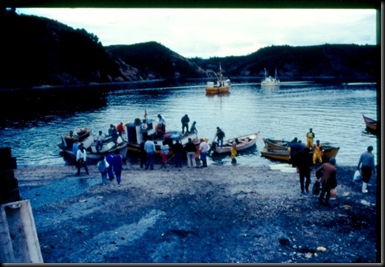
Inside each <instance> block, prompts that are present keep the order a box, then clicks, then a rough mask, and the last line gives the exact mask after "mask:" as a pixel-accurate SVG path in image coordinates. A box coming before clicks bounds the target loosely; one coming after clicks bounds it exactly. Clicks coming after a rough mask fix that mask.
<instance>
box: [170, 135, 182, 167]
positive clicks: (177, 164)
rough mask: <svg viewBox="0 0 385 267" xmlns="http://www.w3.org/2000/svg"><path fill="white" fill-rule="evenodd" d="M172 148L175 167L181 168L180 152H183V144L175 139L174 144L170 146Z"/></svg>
mask: <svg viewBox="0 0 385 267" xmlns="http://www.w3.org/2000/svg"><path fill="white" fill-rule="evenodd" d="M172 150H173V152H174V155H175V167H176V168H182V154H183V150H184V148H183V145H182V144H181V143H180V141H179V140H176V141H175V144H174V145H173V146H172Z"/></svg>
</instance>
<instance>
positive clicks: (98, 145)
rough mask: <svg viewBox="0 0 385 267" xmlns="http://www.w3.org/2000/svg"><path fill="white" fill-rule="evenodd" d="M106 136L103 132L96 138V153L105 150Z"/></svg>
mask: <svg viewBox="0 0 385 267" xmlns="http://www.w3.org/2000/svg"><path fill="white" fill-rule="evenodd" d="M104 137H105V136H104V134H103V132H102V131H99V134H98V135H97V136H96V151H97V152H98V153H99V152H100V150H102V148H103V140H104Z"/></svg>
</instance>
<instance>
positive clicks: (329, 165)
mask: <svg viewBox="0 0 385 267" xmlns="http://www.w3.org/2000/svg"><path fill="white" fill-rule="evenodd" d="M335 165H336V159H335V158H333V157H332V158H330V159H329V162H325V163H323V164H322V165H321V166H320V167H319V168H318V169H317V170H316V173H317V172H322V176H321V177H320V178H321V184H322V190H321V193H320V195H319V198H318V202H319V203H320V204H324V205H329V198H330V190H332V189H334V188H336V187H337V168H336V166H335ZM320 178H317V179H320ZM325 194H326V197H325V202H323V199H324V196H325Z"/></svg>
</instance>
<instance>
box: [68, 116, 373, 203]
mask: <svg viewBox="0 0 385 267" xmlns="http://www.w3.org/2000/svg"><path fill="white" fill-rule="evenodd" d="M158 118H159V124H158V125H159V129H158V130H160V131H162V132H165V131H166V120H165V118H164V117H163V116H162V115H161V114H159V115H158ZM189 122H190V118H189V117H188V114H185V115H184V116H183V117H182V118H181V124H182V133H183V134H184V133H192V132H194V133H196V132H197V129H196V122H195V121H194V122H193V124H192V126H191V128H190V129H189ZM123 132H124V127H123V123H120V124H119V125H118V127H115V126H114V125H112V124H111V125H110V129H109V135H111V136H119V135H121V134H122V133H123ZM224 137H225V133H224V131H223V130H222V129H221V128H220V127H217V128H216V134H215V138H214V142H213V145H212V146H211V148H210V146H209V145H208V143H207V140H205V139H202V138H201V139H199V142H196V143H194V142H193V140H192V139H191V138H188V142H187V143H186V144H185V145H182V143H181V142H180V140H174V142H171V143H168V142H166V140H163V142H162V144H161V146H160V155H161V166H160V168H167V166H168V162H169V161H170V160H171V159H172V158H173V159H174V164H175V167H176V168H179V169H180V168H182V166H183V163H182V161H183V160H182V158H183V154H185V155H186V160H187V168H197V167H202V168H205V167H207V166H208V165H207V157H208V156H209V153H210V151H211V149H212V148H213V147H215V145H219V146H223V138H224ZM104 138H105V136H104V134H103V132H102V131H99V135H98V136H97V137H96V149H97V151H98V152H99V151H100V150H101V146H102V142H103V140H104ZM314 139H315V134H314V132H313V129H312V128H310V129H309V132H307V133H306V144H304V143H302V142H301V140H298V138H297V137H295V138H294V139H293V140H292V141H291V142H290V143H289V145H288V150H289V162H290V164H291V165H292V166H293V167H295V168H296V170H297V173H298V176H299V182H300V190H301V193H302V194H305V193H309V189H310V188H309V187H310V184H311V172H312V170H314V171H315V176H316V178H317V180H319V182H320V184H321V190H320V193H319V197H318V201H319V203H320V204H323V205H328V204H329V199H330V197H331V196H333V194H334V193H335V190H336V187H337V184H338V183H337V166H336V159H335V158H334V157H331V158H329V159H328V161H327V162H323V160H322V156H323V147H322V144H321V142H320V140H316V142H315V144H314ZM171 151H172V153H171ZM372 151H373V147H372V146H368V147H367V151H365V152H364V153H362V154H361V155H360V158H359V161H358V165H357V170H358V171H359V172H360V174H361V176H362V193H368V189H367V184H368V182H369V180H370V178H371V176H372V174H374V173H375V164H374V156H373V153H372ZM156 152H157V151H156V147H155V143H154V140H152V138H148V139H147V140H145V141H143V142H142V143H141V144H140V149H139V160H140V168H144V169H145V170H154V162H155V155H156ZM73 153H74V154H75V155H76V167H77V175H79V174H80V169H81V168H84V170H85V171H86V173H87V175H88V174H89V170H88V165H87V152H86V150H85V149H84V145H83V144H79V142H78V141H75V143H74V145H73ZM230 154H231V163H232V164H234V165H235V164H236V162H237V161H236V157H237V148H236V144H234V145H233V146H232V147H231V150H230ZM97 167H98V169H99V171H100V174H101V177H102V184H103V185H106V184H107V179H109V180H110V182H111V181H113V180H114V179H116V182H117V184H118V186H119V185H120V183H121V173H122V170H123V157H122V156H121V155H120V154H119V151H118V150H116V152H115V154H114V155H106V156H103V157H102V158H101V159H100V161H99V162H98V163H97Z"/></svg>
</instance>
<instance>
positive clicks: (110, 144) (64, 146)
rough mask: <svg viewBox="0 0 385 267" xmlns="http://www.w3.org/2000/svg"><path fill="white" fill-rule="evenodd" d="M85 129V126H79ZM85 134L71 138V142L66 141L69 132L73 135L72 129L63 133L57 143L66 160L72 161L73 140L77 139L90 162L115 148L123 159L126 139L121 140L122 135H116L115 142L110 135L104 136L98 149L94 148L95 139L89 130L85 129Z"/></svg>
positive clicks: (110, 152) (125, 154) (112, 151)
mask: <svg viewBox="0 0 385 267" xmlns="http://www.w3.org/2000/svg"><path fill="white" fill-rule="evenodd" d="M81 129H86V128H81ZM87 132H88V133H87V134H84V135H82V137H81V138H78V139H76V138H71V141H72V140H73V141H72V142H68V140H69V138H70V136H71V133H72V136H73V131H70V132H69V133H68V134H65V135H64V136H63V137H62V142H61V143H60V144H58V147H59V148H60V149H61V150H62V151H61V155H62V156H64V157H65V158H66V159H67V160H68V161H70V162H72V163H74V160H75V158H76V154H74V153H73V151H72V146H73V143H74V142H75V140H78V141H79V145H80V144H82V145H83V146H84V148H85V149H86V152H87V160H89V161H90V162H92V163H95V161H98V160H99V159H101V158H102V156H105V155H107V154H112V153H115V151H116V150H118V151H119V154H121V155H122V156H123V158H124V159H125V158H126V156H127V144H128V143H127V141H125V140H123V139H122V137H120V136H119V137H118V138H117V141H116V143H115V142H114V141H113V140H112V138H111V136H106V137H105V139H104V141H103V146H102V149H101V150H100V151H97V150H96V141H95V138H94V136H93V135H92V133H91V131H87Z"/></svg>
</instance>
